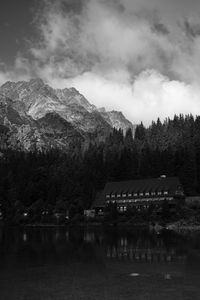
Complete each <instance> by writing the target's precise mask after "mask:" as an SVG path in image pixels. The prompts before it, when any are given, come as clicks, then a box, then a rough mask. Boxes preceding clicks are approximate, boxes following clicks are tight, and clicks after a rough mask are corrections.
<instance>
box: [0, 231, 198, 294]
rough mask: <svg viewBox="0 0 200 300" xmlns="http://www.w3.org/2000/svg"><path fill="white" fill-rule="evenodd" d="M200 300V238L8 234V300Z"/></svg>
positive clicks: (1, 245)
mask: <svg viewBox="0 0 200 300" xmlns="http://www.w3.org/2000/svg"><path fill="white" fill-rule="evenodd" d="M58 299H59V300H65V299H66V300H68V299H71V300H72V299H73V300H79V299H81V300H95V299H101V300H104V299H106V300H122V299H123V300H126V299H128V300H129V299H131V300H134V299H136V300H143V299H145V300H147V299H148V300H168V299H169V300H175V299H176V300H179V299H180V300H182V299H184V300H189V299H191V300H197V299H198V300H199V299H200V233H193V234H189V235H184V236H183V235H182V236H180V235H177V234H175V233H172V232H163V233H160V234H158V233H155V232H148V231H146V230H145V231H144V230H128V231H127V230H123V231H119V230H106V231H105V230H100V229H98V230H97V229H96V230H84V229H70V230H69V229H66V228H18V229H13V228H12V229H5V228H0V300H58Z"/></svg>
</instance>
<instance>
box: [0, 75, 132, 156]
mask: <svg viewBox="0 0 200 300" xmlns="http://www.w3.org/2000/svg"><path fill="white" fill-rule="evenodd" d="M5 120H8V122H6V123H5ZM0 125H3V126H7V127H8V130H10V135H11V136H12V144H15V142H16V143H18V142H19V140H20V141H21V146H20V147H22V149H23V147H25V149H26V150H28V149H29V146H30V149H31V147H32V143H34V141H36V140H37V143H36V144H37V145H38V146H37V147H43V148H44V147H48V145H49V143H48V139H49V138H51V147H52V145H53V146H54V145H55V146H56V147H61V145H62V148H64V147H65V145H68V144H69V143H70V139H72V137H73V140H74V139H79V140H80V139H81V140H83V139H84V138H85V137H86V136H87V135H89V136H90V137H91V134H99V135H100V136H105V135H107V134H108V133H109V132H110V131H111V130H112V127H115V128H117V129H119V128H122V129H123V130H124V132H125V131H126V130H127V129H128V128H129V127H130V128H132V126H133V125H132V124H131V122H129V121H128V120H127V119H126V118H125V117H124V115H123V114H122V113H121V112H118V111H111V112H107V111H106V110H105V108H101V109H97V108H96V106H95V105H93V104H91V103H90V102H89V101H88V100H87V99H86V98H85V97H84V96H83V95H82V94H81V93H79V91H77V90H76V89H75V88H73V87H72V88H65V89H53V88H52V87H50V86H49V85H47V84H45V83H44V82H43V80H42V79H40V78H35V79H31V80H30V81H28V82H27V81H19V82H11V81H9V82H6V83H5V84H3V85H2V86H1V87H0ZM13 126H14V127H13ZM36 137H37V138H36ZM25 140H26V145H25V144H24V143H25V142H24V141H25ZM13 141H14V142H13ZM17 141H18V142H17ZM27 145H29V146H27ZM39 145H40V146H39ZM45 145H46V146H45ZM34 147H35V146H34ZM39 149H40V148H39Z"/></svg>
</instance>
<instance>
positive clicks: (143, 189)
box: [94, 175, 184, 213]
mask: <svg viewBox="0 0 200 300" xmlns="http://www.w3.org/2000/svg"><path fill="white" fill-rule="evenodd" d="M182 199H184V191H183V188H182V186H181V183H180V181H179V179H178V177H166V176H164V175H163V176H161V177H159V178H151V179H141V180H129V181H120V182H108V183H107V184H106V185H105V188H104V190H103V192H102V193H101V196H100V197H99V198H98V199H97V200H96V202H95V204H94V208H95V209H96V212H97V213H102V212H103V210H104V208H105V206H107V205H109V204H111V203H113V204H116V205H117V209H118V211H119V212H122V213H123V212H126V211H127V208H128V207H135V208H136V209H138V210H140V209H148V208H149V206H150V205H154V206H155V207H156V206H157V207H160V206H161V204H162V203H163V201H167V202H168V203H169V204H170V205H171V206H173V205H176V203H177V202H178V201H179V200H182Z"/></svg>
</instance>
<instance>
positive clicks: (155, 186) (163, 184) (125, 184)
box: [103, 177, 181, 194]
mask: <svg viewBox="0 0 200 300" xmlns="http://www.w3.org/2000/svg"><path fill="white" fill-rule="evenodd" d="M179 186H181V184H180V181H179V179H178V177H165V178H162V177H159V178H150V179H139V180H129V181H119V182H108V183H107V184H106V185H105V188H104V191H103V192H104V194H112V193H123V192H124V193H129V192H130V193H133V192H135V193H140V192H141V193H142V192H143V193H145V192H159V191H169V192H171V193H173V192H175V191H176V190H177V187H179Z"/></svg>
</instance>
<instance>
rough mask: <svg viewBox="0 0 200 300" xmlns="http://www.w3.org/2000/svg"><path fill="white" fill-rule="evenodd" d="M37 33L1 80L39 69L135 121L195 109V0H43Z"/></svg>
mask: <svg viewBox="0 0 200 300" xmlns="http://www.w3.org/2000/svg"><path fill="white" fill-rule="evenodd" d="M42 3H43V5H42V6H41V7H40V10H39V11H38V15H37V17H36V21H35V26H36V27H37V31H38V38H37V40H36V41H35V42H34V43H32V44H31V45H30V47H29V50H28V52H27V53H23V54H18V56H17V58H16V62H15V65H14V66H13V68H12V69H11V70H8V69H6V66H4V65H3V64H2V65H0V82H1V83H2V82H3V81H6V80H8V79H11V80H19V79H25V78H27V79H28V78H30V77H41V78H42V79H43V80H44V81H46V82H48V83H49V84H51V85H53V86H54V87H69V86H74V87H76V88H77V89H79V91H80V92H82V93H83V94H84V95H85V96H86V97H87V98H88V99H89V100H90V101H91V102H92V103H94V104H96V105H97V106H99V107H100V106H105V107H106V108H107V109H120V110H122V111H123V112H124V113H125V115H126V116H127V117H128V118H129V119H130V120H131V121H132V122H134V123H136V122H139V121H141V120H142V121H144V122H145V123H146V124H148V123H149V122H150V121H151V120H152V119H156V118H157V117H158V116H160V117H161V118H164V117H167V116H173V115H174V113H193V114H194V115H196V114H200V105H199V104H200V103H199V101H200V79H199V78H200V67H199V53H200V18H199V16H200V4H199V3H198V1H196V0H191V1H190V3H188V1H186V0H173V1H172V0H148V1H147V0H82V1H81V0H74V1H71V0H59V1H58V0H57V1H53V0H43V2H42Z"/></svg>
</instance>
